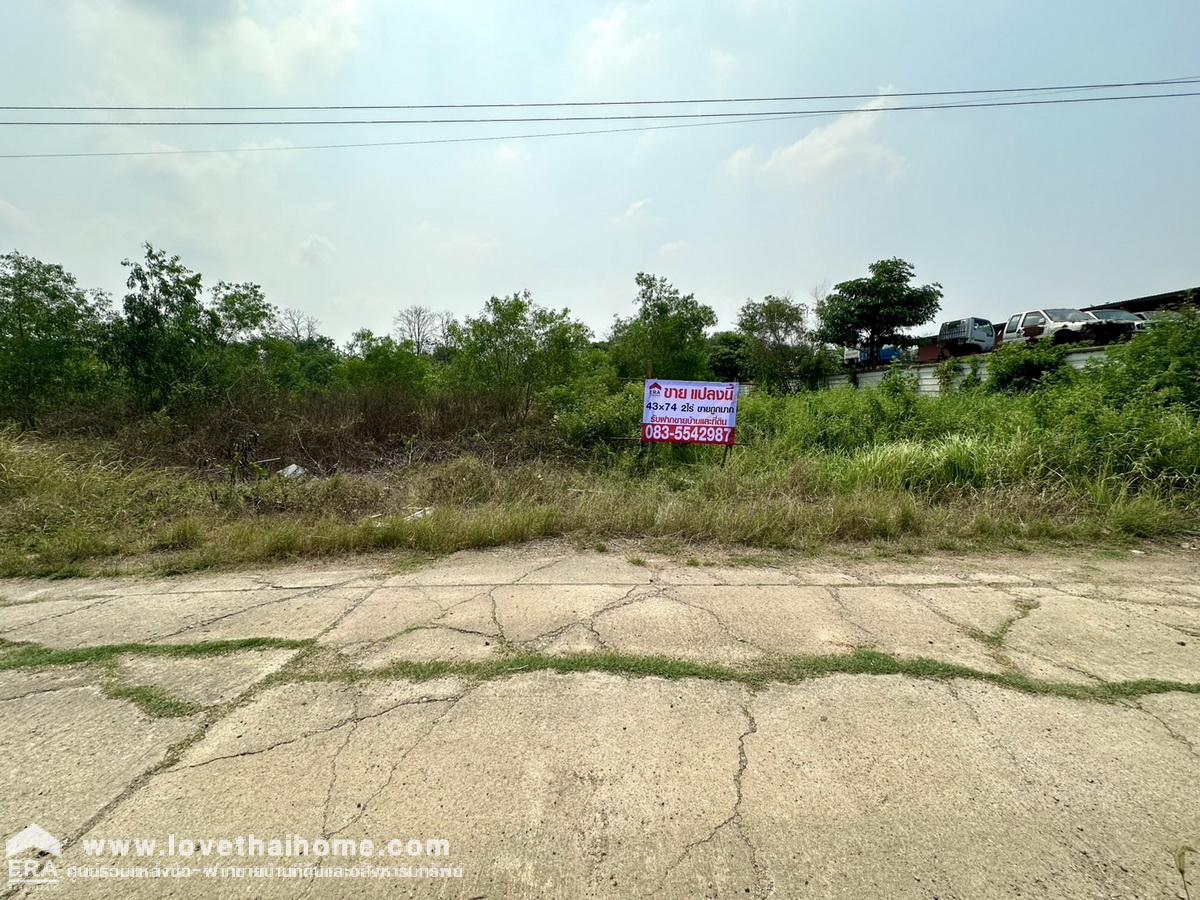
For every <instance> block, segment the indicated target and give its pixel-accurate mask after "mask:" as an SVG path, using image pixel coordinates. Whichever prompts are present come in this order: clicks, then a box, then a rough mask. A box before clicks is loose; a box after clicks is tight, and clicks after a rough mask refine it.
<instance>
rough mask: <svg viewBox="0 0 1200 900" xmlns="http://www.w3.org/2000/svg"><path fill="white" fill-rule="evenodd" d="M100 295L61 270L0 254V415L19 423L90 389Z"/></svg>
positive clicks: (102, 308)
mask: <svg viewBox="0 0 1200 900" xmlns="http://www.w3.org/2000/svg"><path fill="white" fill-rule="evenodd" d="M106 306H107V297H105V296H104V295H103V294H101V293H99V292H92V293H88V292H87V291H83V290H81V289H80V288H79V287H78V286H77V285H76V283H75V276H73V275H71V274H70V273H69V272H66V271H65V270H64V269H63V268H62V266H59V265H54V264H51V263H44V262H42V261H41V260H38V259H34V258H33V257H32V256H24V255H22V254H20V253H17V252H15V251H14V252H12V253H6V254H4V255H3V256H0V409H2V410H3V411H4V413H5V414H6V415H8V416H12V417H13V418H16V419H17V420H19V421H20V422H21V423H22V424H24V425H33V424H34V423H35V421H36V420H37V417H38V416H39V414H41V413H42V412H45V411H47V410H49V409H52V408H54V407H58V406H63V405H65V404H67V403H69V402H70V401H72V400H77V399H79V395H80V394H82V393H86V392H87V391H88V390H90V389H91V388H92V387H94V386H95V384H96V383H97V381H98V380H99V379H100V378H101V377H102V376H103V374H104V366H103V364H102V362H101V360H100V356H99V353H98V350H99V344H100V338H101V332H102V327H103V322H104V317H105V314H106V312H107V309H106Z"/></svg>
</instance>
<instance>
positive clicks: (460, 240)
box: [438, 234, 500, 256]
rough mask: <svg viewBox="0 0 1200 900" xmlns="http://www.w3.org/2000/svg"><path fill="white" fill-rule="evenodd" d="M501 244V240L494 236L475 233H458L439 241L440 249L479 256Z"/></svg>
mask: <svg viewBox="0 0 1200 900" xmlns="http://www.w3.org/2000/svg"><path fill="white" fill-rule="evenodd" d="M499 246H500V242H499V241H497V240H495V239H494V238H483V237H479V236H478V235H474V234H456V235H454V236H453V237H449V238H447V239H446V240H444V241H442V242H441V243H439V244H438V249H440V250H443V251H445V252H446V253H453V254H465V255H468V256H477V255H479V254H483V253H490V252H491V251H492V250H495V249H496V248H497V247H499Z"/></svg>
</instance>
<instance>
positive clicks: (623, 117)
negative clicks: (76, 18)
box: [0, 91, 1200, 128]
mask: <svg viewBox="0 0 1200 900" xmlns="http://www.w3.org/2000/svg"><path fill="white" fill-rule="evenodd" d="M889 96H892V95H890V94H876V95H873V97H874V98H876V99H886V98H887V97H889ZM1196 96H1200V91H1176V92H1171V93H1157V94H1117V95H1109V96H1104V97H1058V98H1054V99H1051V100H984V101H979V102H975V101H971V102H967V103H919V104H911V105H908V106H877V107H870V106H866V107H846V108H842V109H774V110H761V109H760V110H754V111H748V112H703V113H621V114H618V115H602V116H520V117H505V118H482V117H480V118H443V119H242V120H236V119H213V120H186V119H171V120H163V121H144V120H139V119H122V120H116V121H108V122H105V121H93V120H78V119H69V120H58V121H36V120H35V121H5V120H0V127H33V126H47V127H59V126H81V127H95V128H111V127H132V128H154V127H160V128H162V127H168V128H175V127H207V128H216V127H229V126H233V127H245V126H252V125H253V126H271V127H277V126H291V125H490V124H499V123H522V124H532V123H536V122H618V121H634V120H647V119H654V120H662V119H737V118H745V117H750V116H761V115H763V114H764V113H771V114H774V115H780V116H794V115H804V114H821V115H848V114H851V113H880V112H904V111H907V110H927V109H982V108H988V107H1005V106H1052V105H1058V104H1064V103H1105V102H1111V101H1114V100H1158V99H1163V98H1166V97H1196Z"/></svg>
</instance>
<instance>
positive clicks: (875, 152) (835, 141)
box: [725, 96, 905, 182]
mask: <svg viewBox="0 0 1200 900" xmlns="http://www.w3.org/2000/svg"><path fill="white" fill-rule="evenodd" d="M894 104H895V100H894V99H893V98H891V97H888V96H880V97H876V98H875V99H874V100H871V101H869V102H867V103H864V104H863V105H862V106H860V107H859V109H861V110H877V109H886V108H888V107H890V106H892V105H894ZM879 119H880V117H879V116H878V115H875V114H872V113H867V112H861V113H846V114H845V115H841V116H838V118H836V119H835V120H834V121H832V122H830V123H829V124H828V125H820V126H818V127H816V128H814V129H813V130H812V131H810V132H809V133H808V134H806V135H805V136H804V137H802V138H800V140H798V141H796V143H794V144H789V145H788V146H786V147H777V148H776V149H774V150H772V151H771V152H770V153H769V154H768V155H767V156H766V157H765V158H763V156H762V154H760V153H759V152H758V150H756V149H755V148H752V147H743V148H741V149H740V150H737V151H735V152H734V153H733V155H732V156H730V157H729V158H728V159H727V160H726V161H725V169H726V171H728V172H729V173H730V174H731V175H735V176H745V175H761V176H767V177H772V178H776V179H779V180H783V181H790V182H808V181H812V180H814V179H816V178H818V177H820V176H824V175H830V174H832V173H834V172H850V171H853V172H881V173H883V174H884V175H889V176H890V175H895V174H897V173H898V172H899V171H900V170H901V169H902V168H903V166H904V163H905V160H904V157H903V156H901V155H900V154H898V153H897V152H896V151H894V150H892V149H891V148H890V147H888V146H886V145H885V144H883V143H881V142H880V141H879V140H878V139H877V138H876V136H875V131H876V129H877V127H878V124H879Z"/></svg>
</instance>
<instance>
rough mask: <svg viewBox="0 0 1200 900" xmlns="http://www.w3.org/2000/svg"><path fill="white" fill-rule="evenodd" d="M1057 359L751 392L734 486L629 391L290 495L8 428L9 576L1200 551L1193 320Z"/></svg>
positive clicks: (279, 482) (277, 483)
mask: <svg viewBox="0 0 1200 900" xmlns="http://www.w3.org/2000/svg"><path fill="white" fill-rule="evenodd" d="M1044 352H1045V351H1024V350H1018V348H1013V351H1011V352H1006V353H1005V354H1003V355H1001V354H998V355H997V358H996V359H994V360H993V364H992V371H993V374H994V373H996V372H1005V371H1007V372H1008V374H1009V382H1008V384H1007V385H1005V384H995V383H993V384H991V385H975V386H970V385H969V384H968V387H967V388H966V389H963V390H959V391H956V392H954V393H950V394H948V395H945V396H943V397H940V398H929V397H921V396H918V395H917V393H916V391H915V388H914V386H913V385H912V384H911V383H910V382H909V381H908V380H907V379H906V378H905V377H904V376H903V374H902V373H901V372H899V371H897V372H896V373H894V374H893V375H892V376H889V378H888V379H886V380H885V382H884V383H883V385H882V386H880V387H879V388H876V389H871V390H862V391H852V390H839V391H824V392H804V393H799V394H792V395H787V396H770V395H766V394H759V395H751V396H749V397H747V398H745V399H744V401H743V404H742V409H741V412H740V416H739V440H740V441H741V442H743V445H742V446H739V447H738V448H737V449H736V450H735V451H734V453H733V455H732V457H731V458H730V461H729V463H728V464H727V465H725V466H721V465H720V455H719V451H716V450H713V449H709V448H671V447H656V448H650V449H642V448H639V447H637V445H636V443H628V442H626V440H627V439H628V437H629V436H630V435H632V434H635V433H636V428H637V422H638V420H639V415H638V414H639V404H640V393H639V391H638V390H637V387H636V386H630V387H629V388H628V389H626V390H624V392H618V393H615V394H612V395H609V396H608V397H607V399H605V400H604V401H603V402H595V403H592V404H590V405H589V406H587V407H586V408H580V407H572V406H569V405H564V406H561V407H559V408H558V409H557V411H556V412H553V415H551V416H550V417H548V418H546V417H543V418H542V419H539V420H537V423H536V424H535V425H530V426H528V427H527V428H525V429H522V428H520V427H515V426H512V427H507V428H506V429H504V431H503V433H504V434H505V435H506V436H507V437H508V438H509V439H510V443H509V444H506V445H505V446H506V450H505V453H504V455H503V457H501V455H500V454H496V455H495V456H493V457H492V458H487V457H485V456H483V455H481V453H480V452H478V451H472V450H468V449H465V448H467V447H472V446H473V447H480V446H482V447H484V448H486V447H487V446H488V444H489V442H488V440H487V438H486V436H481V435H474V436H472V438H471V439H470V440H464V441H463V444H462V447H463V448H464V449H459V450H455V448H454V447H453V446H450V447H449V448H448V449H445V448H444V449H443V450H442V452H440V453H439V454H437V457H438V458H436V459H431V458H430V457H429V456H428V455H426V456H424V457H422V456H420V455H413V454H410V455H409V457H408V458H407V459H406V458H405V457H404V456H402V455H400V454H395V455H393V456H392V457H391V458H392V460H393V461H392V462H391V463H389V464H387V465H384V466H376V467H374V468H367V469H360V470H358V471H345V472H341V473H339V474H333V475H326V476H317V477H307V478H303V479H298V480H294V481H289V480H285V479H281V478H279V477H274V476H269V475H267V474H266V473H264V472H261V471H258V470H255V469H253V468H251V470H250V471H248V472H233V473H231V470H230V469H229V468H228V467H219V466H216V465H210V466H208V467H194V468H179V467H166V466H164V465H162V464H161V463H151V462H135V461H130V458H129V448H128V444H123V443H121V442H120V441H116V440H104V441H102V440H95V439H93V440H83V439H79V438H73V439H70V440H57V441H45V440H41V439H38V438H37V437H36V436H34V435H30V434H26V435H23V436H22V435H18V434H17V433H16V432H15V431H10V432H7V433H3V434H0V574H3V575H20V574H30V575H59V574H73V573H83V572H103V571H110V570H118V569H128V568H139V567H146V566H150V567H153V568H158V569H162V570H168V571H179V570H186V569H194V568H201V567H205V566H213V565H222V564H234V563H249V562H259V561H264V560H274V559H282V558H289V557H303V556H322V555H332V554H345V553H357V552H367V551H375V550H387V549H403V550H410V551H417V552H423V553H441V552H448V551H453V550H458V549H463V548H468V547H480V546H489V545H496V544H503V543H509V542H516V541H525V540H530V539H534V538H540V537H549V536H560V535H566V536H574V537H577V538H578V539H580V540H586V541H588V542H596V541H601V540H603V539H606V538H614V537H638V538H653V539H658V540H660V541H662V542H665V543H668V544H669V543H671V542H675V543H679V544H683V543H687V542H693V541H716V542H720V543H725V544H731V545H733V544H737V545H745V546H749V547H759V548H772V549H789V550H802V551H803V550H817V549H820V548H823V547H828V546H830V545H834V544H836V545H845V544H854V545H863V544H867V545H874V546H885V547H888V548H894V549H897V550H920V549H929V548H936V549H952V548H964V549H966V548H971V549H989V548H1019V547H1023V546H1027V545H1030V544H1044V543H1047V542H1069V543H1085V542H1086V543H1100V544H1105V545H1112V544H1124V543H1128V542H1129V541H1132V540H1136V539H1140V538H1157V537H1166V536H1175V535H1191V534H1195V533H1197V531H1200V322H1198V321H1197V319H1196V318H1195V317H1185V318H1183V319H1181V320H1180V321H1179V322H1178V323H1175V324H1171V325H1164V326H1161V327H1160V328H1158V329H1156V330H1155V331H1152V332H1151V333H1149V334H1147V335H1144V336H1142V337H1139V338H1137V339H1136V340H1135V341H1134V342H1133V343H1132V344H1130V345H1128V346H1127V347H1125V348H1122V349H1119V350H1116V351H1114V352H1113V353H1112V354H1111V355H1110V358H1109V360H1108V361H1106V362H1105V363H1103V364H1101V365H1098V366H1094V367H1092V368H1090V369H1088V370H1085V371H1083V372H1072V371H1069V370H1062V369H1056V368H1055V367H1054V366H1053V360H1050V361H1049V362H1047V360H1046V359H1044V358H1043V356H1042V355H1040V354H1043V353H1044ZM1017 388H1019V389H1017ZM513 446H517V447H521V448H523V449H522V450H521V451H520V452H517V453H513V452H511V448H512V447H513ZM234 475H236V476H237V477H233V476H234Z"/></svg>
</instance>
